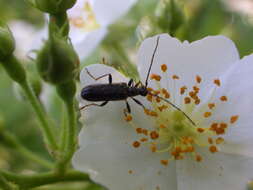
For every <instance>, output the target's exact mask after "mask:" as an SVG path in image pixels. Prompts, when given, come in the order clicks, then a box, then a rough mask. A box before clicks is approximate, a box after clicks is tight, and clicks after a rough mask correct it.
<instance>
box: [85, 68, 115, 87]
mask: <svg viewBox="0 0 253 190" xmlns="http://www.w3.org/2000/svg"><path fill="white" fill-rule="evenodd" d="M85 70H86V72H87V73H88V75H89V76H90V77H91V78H93V79H94V80H99V79H101V78H104V77H106V76H108V80H109V84H112V75H111V74H104V75H102V76H100V77H97V78H96V77H94V76H93V75H92V74H91V73H90V71H88V69H87V68H85Z"/></svg>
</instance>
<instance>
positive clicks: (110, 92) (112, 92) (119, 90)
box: [81, 83, 128, 102]
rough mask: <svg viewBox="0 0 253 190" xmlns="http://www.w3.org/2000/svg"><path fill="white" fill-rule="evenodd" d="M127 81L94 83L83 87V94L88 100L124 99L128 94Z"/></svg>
mask: <svg viewBox="0 0 253 190" xmlns="http://www.w3.org/2000/svg"><path fill="white" fill-rule="evenodd" d="M127 89H128V87H127V84H126V83H114V84H94V85H88V86H86V87H85V88H83V89H82V92H81V96H82V98H83V99H85V100H88V101H93V102H96V101H116V100H124V99H126V98H127V97H128V96H127V95H128V94H127Z"/></svg>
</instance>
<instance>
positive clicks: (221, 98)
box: [220, 96, 228, 102]
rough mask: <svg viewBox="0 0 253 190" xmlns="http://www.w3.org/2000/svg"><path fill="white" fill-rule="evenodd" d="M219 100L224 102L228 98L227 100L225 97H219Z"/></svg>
mask: <svg viewBox="0 0 253 190" xmlns="http://www.w3.org/2000/svg"><path fill="white" fill-rule="evenodd" d="M220 100H221V101H223V102H226V101H227V100H228V98H227V96H221V97H220Z"/></svg>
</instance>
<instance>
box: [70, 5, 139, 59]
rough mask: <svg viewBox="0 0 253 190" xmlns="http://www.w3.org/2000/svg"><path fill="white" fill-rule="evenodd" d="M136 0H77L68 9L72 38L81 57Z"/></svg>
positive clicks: (85, 54) (94, 46)
mask: <svg viewBox="0 0 253 190" xmlns="http://www.w3.org/2000/svg"><path fill="white" fill-rule="evenodd" d="M135 2H136V0H106V1H101V0H77V2H76V4H75V5H74V7H72V8H71V9H70V10H69V11H68V17H69V21H70V38H71V40H72V42H73V44H74V47H75V49H76V51H77V53H78V55H79V56H80V58H81V59H83V58H85V57H87V56H88V55H89V54H90V53H91V52H92V50H93V49H94V48H96V46H97V45H98V44H99V42H100V41H101V40H102V39H103V38H104V37H105V35H106V34H107V27H108V26H109V25H110V24H112V23H113V22H115V21H116V20H117V19H118V18H120V17H121V16H122V15H123V14H125V13H126V12H127V11H128V10H129V9H130V8H131V7H132V5H133V4H134V3H135Z"/></svg>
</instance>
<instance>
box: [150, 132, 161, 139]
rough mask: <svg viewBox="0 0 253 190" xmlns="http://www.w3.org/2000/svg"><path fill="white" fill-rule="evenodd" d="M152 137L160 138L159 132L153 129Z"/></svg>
mask: <svg viewBox="0 0 253 190" xmlns="http://www.w3.org/2000/svg"><path fill="white" fill-rule="evenodd" d="M150 137H151V139H153V140H155V139H158V138H159V134H158V133H157V132H156V131H152V132H151V133H150Z"/></svg>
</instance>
